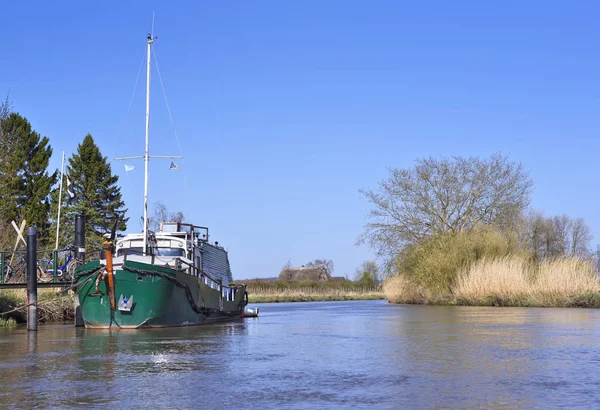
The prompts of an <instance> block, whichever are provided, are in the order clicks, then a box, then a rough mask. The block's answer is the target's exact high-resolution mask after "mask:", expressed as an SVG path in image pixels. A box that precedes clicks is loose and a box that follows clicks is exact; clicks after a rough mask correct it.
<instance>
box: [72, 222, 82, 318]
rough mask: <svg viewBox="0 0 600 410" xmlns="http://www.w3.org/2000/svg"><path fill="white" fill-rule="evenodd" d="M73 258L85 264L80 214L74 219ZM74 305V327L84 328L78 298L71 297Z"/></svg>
mask: <svg viewBox="0 0 600 410" xmlns="http://www.w3.org/2000/svg"><path fill="white" fill-rule="evenodd" d="M75 257H76V258H78V259H79V260H81V262H82V263H84V262H85V215H83V214H80V215H77V216H76V217H75ZM73 302H74V304H75V327H79V326H84V322H83V315H82V313H81V306H80V305H79V297H78V296H77V295H75V296H74V297H73Z"/></svg>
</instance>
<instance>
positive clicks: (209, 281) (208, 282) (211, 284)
mask: <svg viewBox="0 0 600 410" xmlns="http://www.w3.org/2000/svg"><path fill="white" fill-rule="evenodd" d="M203 278H204V279H203V281H204V283H205V284H206V285H207V286H209V287H210V288H212V289H215V290H221V289H220V288H221V287H220V286H219V284H218V283H217V282H215V281H214V280H212V279H211V278H209V277H208V276H204V277H203Z"/></svg>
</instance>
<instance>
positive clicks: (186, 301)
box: [76, 35, 248, 328]
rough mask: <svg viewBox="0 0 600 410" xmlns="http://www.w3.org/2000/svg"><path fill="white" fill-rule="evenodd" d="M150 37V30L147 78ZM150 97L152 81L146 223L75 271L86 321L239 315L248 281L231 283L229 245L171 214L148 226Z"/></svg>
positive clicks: (119, 323) (136, 322)
mask: <svg viewBox="0 0 600 410" xmlns="http://www.w3.org/2000/svg"><path fill="white" fill-rule="evenodd" d="M152 42H153V39H152V36H151V35H149V36H148V61H147V63H148V65H147V69H148V73H147V76H148V81H147V84H148V86H149V84H150V50H151V45H152ZM149 98H150V94H149V89H148V90H147V94H146V154H145V156H144V157H143V158H144V160H145V170H146V172H145V183H144V230H143V233H139V234H130V235H127V236H125V237H124V238H122V239H120V240H119V241H118V242H117V243H116V255H113V252H112V250H110V251H108V252H107V257H106V259H104V260H102V261H95V262H90V263H88V264H86V265H84V266H81V267H80V268H79V269H78V270H77V271H76V272H77V278H78V280H77V284H78V295H79V302H80V305H81V313H82V316H83V321H84V323H85V326H86V327H91V328H110V327H120V328H139V327H165V326H188V325H199V324H203V323H211V322H217V321H223V320H230V319H233V318H240V317H241V316H242V314H243V312H244V308H245V306H246V305H247V303H248V294H247V292H246V287H245V286H230V282H231V280H232V278H231V269H230V266H229V259H228V256H227V252H226V251H225V249H223V247H221V246H219V245H218V243H217V242H215V243H214V244H211V243H209V235H208V228H206V227H201V226H196V225H192V224H185V223H177V222H173V223H162V224H161V227H160V231H159V232H156V233H151V232H149V230H148V218H147V211H148V162H149V159H150V156H149V154H148V130H149V128H148V124H149V123H148V118H149V101H150V100H149ZM110 246H112V244H111V245H110ZM113 256H114V258H113Z"/></svg>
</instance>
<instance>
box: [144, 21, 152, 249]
mask: <svg viewBox="0 0 600 410" xmlns="http://www.w3.org/2000/svg"><path fill="white" fill-rule="evenodd" d="M152 23H154V21H153V22H152ZM153 25H154V24H153ZM151 46H152V34H148V58H147V63H148V66H147V67H146V154H145V155H144V247H143V252H144V255H145V254H146V251H147V246H148V162H149V161H150V154H149V151H148V137H149V134H150V51H151V50H150V47H151Z"/></svg>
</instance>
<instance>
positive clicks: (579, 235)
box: [571, 218, 592, 257]
mask: <svg viewBox="0 0 600 410" xmlns="http://www.w3.org/2000/svg"><path fill="white" fill-rule="evenodd" d="M591 240H592V231H591V229H590V227H589V226H588V225H587V224H586V223H585V220H584V219H583V218H577V219H575V220H574V221H573V223H572V228H571V255H572V256H584V257H585V256H587V255H588V254H589V253H590V251H589V248H590V241H591Z"/></svg>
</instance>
